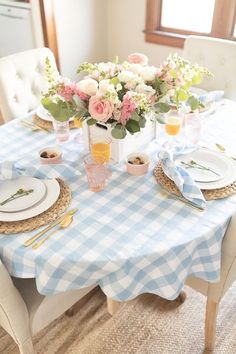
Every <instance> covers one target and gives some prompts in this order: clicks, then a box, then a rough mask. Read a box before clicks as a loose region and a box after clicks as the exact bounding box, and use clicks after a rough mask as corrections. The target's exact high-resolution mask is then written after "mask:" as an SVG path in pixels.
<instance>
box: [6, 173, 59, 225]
mask: <svg viewBox="0 0 236 354" xmlns="http://www.w3.org/2000/svg"><path fill="white" fill-rule="evenodd" d="M43 182H44V184H45V186H46V194H45V197H44V198H43V200H41V201H39V202H38V203H37V204H36V205H34V206H32V207H31V208H30V209H27V210H22V211H19V212H15V213H5V212H0V221H20V220H26V219H29V218H32V217H33V216H36V215H39V214H41V213H43V212H44V211H45V210H47V209H49V208H50V207H51V206H52V205H53V204H54V203H55V202H56V201H57V199H58V197H59V194H60V185H59V183H58V182H57V180H56V179H45V180H43Z"/></svg>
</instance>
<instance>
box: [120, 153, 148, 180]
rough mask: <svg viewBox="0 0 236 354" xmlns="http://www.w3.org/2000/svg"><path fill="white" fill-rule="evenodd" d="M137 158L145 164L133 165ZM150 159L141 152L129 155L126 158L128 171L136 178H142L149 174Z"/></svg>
mask: <svg viewBox="0 0 236 354" xmlns="http://www.w3.org/2000/svg"><path fill="white" fill-rule="evenodd" d="M135 158H140V159H141V161H143V164H140V165H138V164H135V163H132V162H133V160H135ZM149 163H150V159H149V156H148V155H147V154H144V153H141V152H133V153H132V154H129V155H128V156H127V158H126V169H127V172H128V173H130V174H131V175H134V176H142V175H145V174H146V173H147V172H148V167H149Z"/></svg>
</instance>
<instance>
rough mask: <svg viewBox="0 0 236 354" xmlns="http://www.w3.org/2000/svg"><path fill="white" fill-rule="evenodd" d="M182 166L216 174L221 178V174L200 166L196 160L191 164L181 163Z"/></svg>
mask: <svg viewBox="0 0 236 354" xmlns="http://www.w3.org/2000/svg"><path fill="white" fill-rule="evenodd" d="M181 164H182V165H184V166H185V167H186V168H198V169H199V170H204V171H209V172H212V173H214V174H215V175H217V176H220V175H219V173H217V172H215V171H213V170H212V169H211V168H209V167H206V166H203V165H200V164H199V163H197V162H196V161H194V160H191V161H190V162H189V163H187V162H184V161H181Z"/></svg>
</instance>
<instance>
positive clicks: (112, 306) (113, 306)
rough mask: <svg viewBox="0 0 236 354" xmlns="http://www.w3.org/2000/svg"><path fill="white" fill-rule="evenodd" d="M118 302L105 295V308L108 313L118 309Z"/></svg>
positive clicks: (113, 312)
mask: <svg viewBox="0 0 236 354" xmlns="http://www.w3.org/2000/svg"><path fill="white" fill-rule="evenodd" d="M119 307H120V302H118V301H115V300H112V299H111V298H109V297H107V310H108V312H109V314H110V315H112V316H113V315H114V314H115V313H116V311H118V310H119Z"/></svg>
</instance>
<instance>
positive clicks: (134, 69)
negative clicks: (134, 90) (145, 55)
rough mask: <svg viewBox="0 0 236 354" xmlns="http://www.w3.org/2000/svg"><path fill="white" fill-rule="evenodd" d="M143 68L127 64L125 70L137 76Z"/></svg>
mask: <svg viewBox="0 0 236 354" xmlns="http://www.w3.org/2000/svg"><path fill="white" fill-rule="evenodd" d="M142 68H143V66H142V65H140V64H130V63H129V64H128V65H127V69H128V70H129V71H132V73H134V74H136V75H139V74H140V72H141V70H142Z"/></svg>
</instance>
